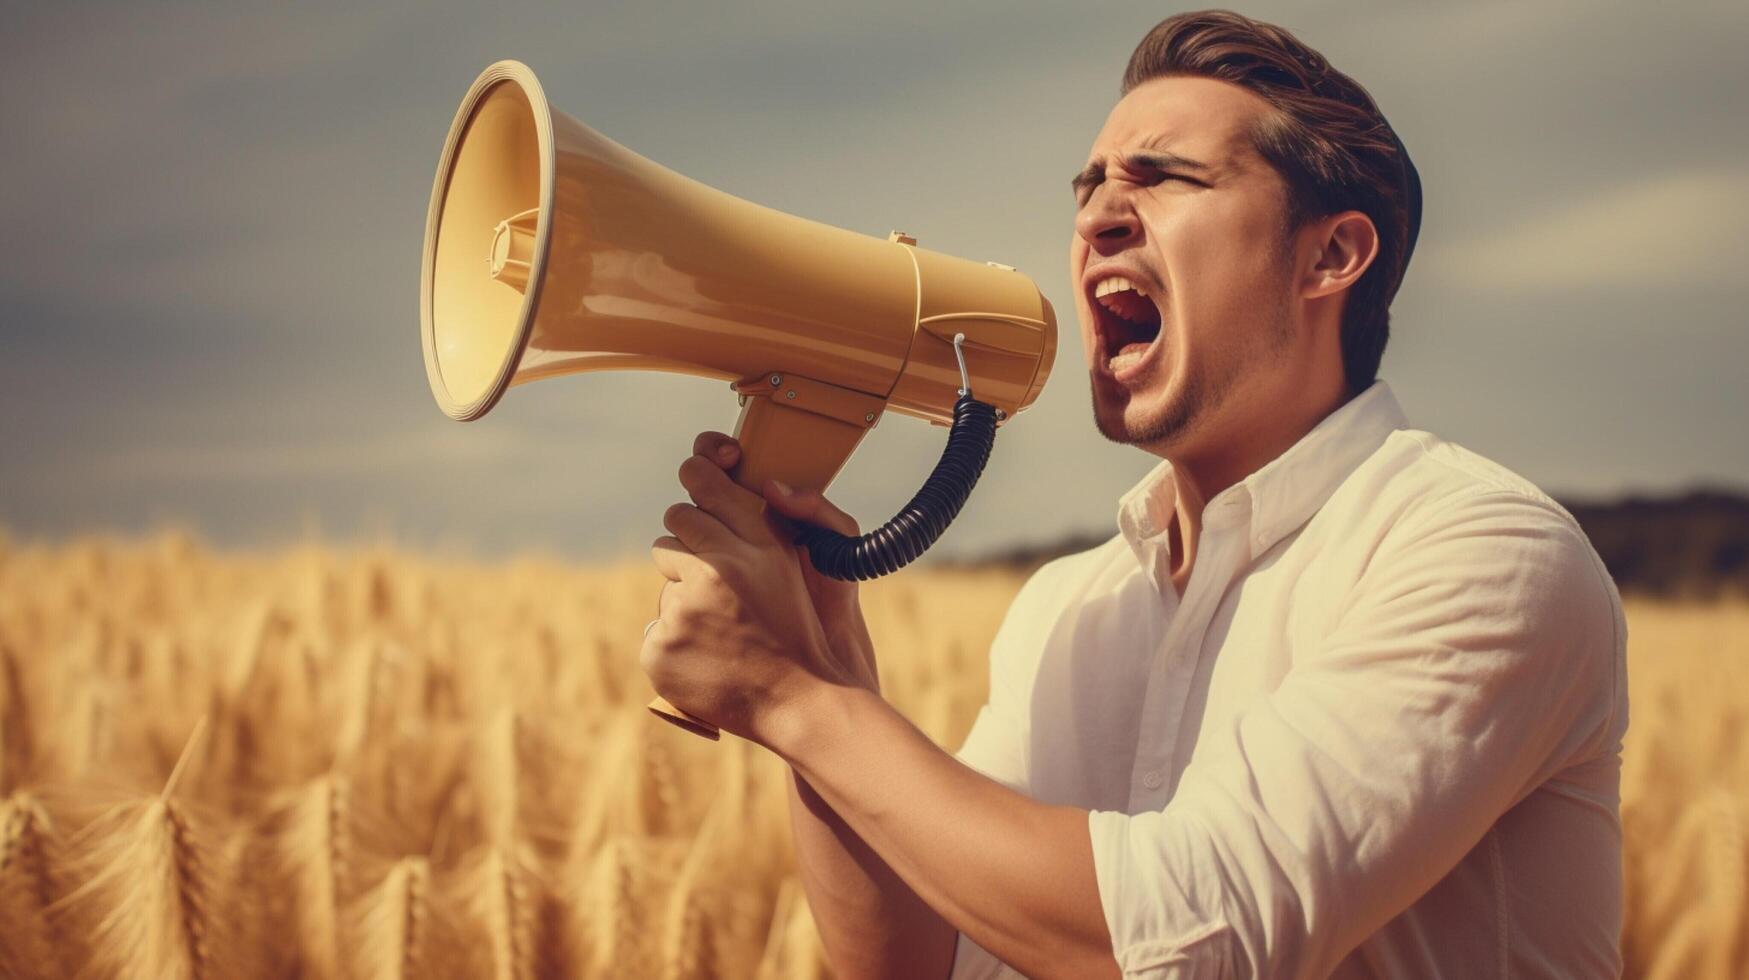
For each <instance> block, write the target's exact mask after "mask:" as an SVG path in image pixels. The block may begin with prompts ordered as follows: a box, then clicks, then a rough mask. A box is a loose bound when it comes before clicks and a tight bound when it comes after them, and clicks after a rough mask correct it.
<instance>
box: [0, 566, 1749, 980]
mask: <svg viewBox="0 0 1749 980" xmlns="http://www.w3.org/2000/svg"><path fill="white" fill-rule="evenodd" d="M660 581H661V580H660V578H659V577H658V575H657V574H656V572H655V571H654V569H653V568H652V567H651V566H650V565H649V564H648V562H647V561H629V562H627V563H624V564H622V565H619V566H614V567H583V566H577V565H572V564H566V563H563V562H560V561H557V560H552V559H536V558H526V559H520V560H514V561H506V562H499V563H490V564H488V563H477V562H467V561H461V560H444V559H440V558H435V557H428V556H427V557H421V556H416V555H412V554H408V553H405V552H402V551H397V550H395V549H394V548H392V547H388V546H378V547H352V548H341V547H336V546H331V545H324V544H320V543H311V544H305V545H299V546H294V547H288V548H285V549H282V550H278V551H275V552H271V553H246V552H217V551H214V550H212V549H210V548H208V547H206V546H205V545H203V544H202V543H200V542H199V541H198V540H196V539H195V538H193V537H192V536H190V535H187V534H183V533H175V532H165V533H160V534H157V535H155V536H152V537H148V538H143V539H108V538H88V539H83V540H78V541H71V542H64V543H56V544H47V545H44V544H29V545H26V544H23V543H19V542H13V541H9V539H7V538H5V537H4V536H0V976H5V977H20V978H34V977H64V976H78V975H82V976H89V977H130V978H131V977H150V978H220V977H225V978H228V977H335V978H394V977H482V978H506V980H510V978H525V977H634V978H643V977H650V978H680V977H746V978H765V980H776V978H791V977H796V978H805V977H825V976H828V975H829V970H828V969H827V967H826V964H825V961H824V958H823V956H822V954H821V951H820V946H819V939H818V936H817V933H816V932H815V929H814V925H813V921H812V919H811V918H810V917H809V913H808V907H807V903H806V901H805V900H804V898H803V896H802V893H801V891H800V886H799V884H798V881H797V878H796V874H795V866H794V856H793V853H792V851H791V848H790V842H789V837H788V824H787V819H788V818H787V808H786V797H785V792H786V786H785V780H786V779H787V772H786V770H785V769H784V767H783V766H782V765H781V763H778V762H777V761H776V760H774V759H773V758H771V757H770V756H769V755H767V754H766V753H764V752H763V751H761V750H758V749H754V748H752V747H750V746H749V745H748V744H747V743H745V742H742V741H740V740H738V739H735V738H732V737H725V738H724V739H723V741H722V742H720V743H709V742H706V741H704V740H702V739H698V738H694V737H692V736H689V735H686V734H684V733H682V732H680V731H678V730H677V729H673V728H671V727H669V726H667V725H664V724H662V723H660V722H658V721H656V720H655V719H653V718H652V717H651V716H650V715H649V714H648V713H647V712H646V711H645V710H644V707H643V705H644V704H645V702H646V701H647V700H648V698H649V696H650V692H649V689H648V686H647V683H646V682H645V680H644V677H643V675H642V672H641V671H640V670H639V668H638V665H637V648H638V643H639V638H640V634H641V630H642V627H643V624H644V623H645V622H646V621H647V620H649V619H650V617H651V616H652V615H653V607H654V603H655V596H656V590H657V587H658V585H659V584H660ZM1020 583H1021V578H1020V577H1019V576H1018V575H1016V574H1013V573H1007V572H996V571H985V572H967V571H947V570H911V571H907V572H905V573H902V574H900V575H898V576H895V577H893V578H890V579H886V580H882V581H878V582H873V583H866V584H865V585H864V586H863V603H864V608H865V610H866V612H867V617H868V620H869V626H870V630H871V632H872V633H873V635H874V639H875V642H876V646H877V649H878V650H879V651H880V652H881V663H880V668H881V675H882V684H883V689H884V691H885V692H886V693H887V695H888V696H889V697H890V698H891V699H892V700H893V701H894V702H895V703H896V704H897V705H898V706H899V708H900V709H901V710H902V711H904V712H905V714H906V715H907V716H908V717H910V718H911V719H912V720H913V721H915V722H916V723H917V724H918V725H919V727H921V728H922V729H923V730H924V731H925V732H927V733H928V734H929V735H930V736H931V737H933V738H935V739H936V740H937V741H939V742H941V743H942V744H945V745H948V746H949V747H953V746H957V745H958V742H959V740H960V738H961V737H963V735H964V733H965V731H966V729H967V727H968V726H969V725H970V723H971V719H972V717H973V715H974V714H975V713H976V710H977V707H978V706H979V705H980V704H981V703H982V702H983V698H984V694H985V683H986V678H985V675H984V670H985V660H984V656H985V651H986V649H987V646H988V643H989V641H990V638H991V637H992V636H993V635H994V633H995V630H996V627H997V625H998V623H999V622H1000V621H1001V618H1002V615H1003V613H1004V612H1005V610H1006V608H1007V604H1008V602H1009V600H1010V599H1011V598H1012V596H1013V594H1014V592H1015V591H1016V590H1017V589H1018V588H1019V586H1020ZM1628 618H1629V627H1630V646H1631V658H1632V663H1631V684H1632V698H1633V714H1632V727H1631V730H1630V733H1629V752H1628V757H1627V759H1626V760H1625V763H1624V773H1623V824H1624V834H1625V836H1626V842H1627V843H1626V864H1625V868H1626V872H1627V876H1628V896H1627V898H1628V902H1627V922H1626V927H1625V939H1624V953H1625V956H1626V959H1627V964H1628V975H1629V976H1634V977H1660V978H1664V977H1672V978H1673V977H1683V978H1694V977H1720V978H1725V977H1741V976H1749V940H1746V939H1745V934H1746V933H1749V896H1746V894H1745V892H1746V888H1749V848H1746V845H1745V838H1746V835H1749V789H1746V788H1745V787H1749V751H1745V748H1744V745H1743V736H1744V735H1745V720H1746V719H1749V683H1746V682H1749V661H1746V658H1749V604H1732V603H1719V604H1657V603H1650V602H1641V601H1634V600H1630V603H1629V610H1628Z"/></svg>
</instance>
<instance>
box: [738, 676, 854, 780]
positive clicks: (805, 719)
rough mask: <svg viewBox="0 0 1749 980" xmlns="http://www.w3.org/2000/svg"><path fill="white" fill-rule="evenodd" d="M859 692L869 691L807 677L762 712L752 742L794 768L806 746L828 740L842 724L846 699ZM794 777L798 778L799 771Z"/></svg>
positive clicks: (845, 716)
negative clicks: (755, 742) (770, 707)
mask: <svg viewBox="0 0 1749 980" xmlns="http://www.w3.org/2000/svg"><path fill="white" fill-rule="evenodd" d="M862 693H872V692H869V690H868V689H867V688H864V687H860V686H856V685H852V684H842V683H835V682H833V681H829V680H826V679H825V678H822V677H819V676H817V675H814V674H808V675H806V678H805V680H804V681H803V682H802V683H800V684H798V685H797V686H796V688H795V689H794V690H793V691H792V692H791V693H790V694H789V696H787V697H785V698H784V699H783V700H782V701H781V702H779V703H778V704H777V705H775V706H773V708H772V709H771V710H770V711H768V712H766V714H765V717H764V718H762V719H761V724H760V727H759V731H758V732H757V733H756V735H757V739H756V740H757V741H758V742H759V744H761V745H763V746H765V747H766V748H767V749H770V750H771V751H772V752H773V753H775V754H776V755H777V756H778V757H779V758H781V759H783V760H784V761H785V762H788V763H789V764H790V765H791V766H792V767H796V766H797V763H798V760H800V759H802V758H803V757H805V756H806V755H807V751H808V749H809V748H810V747H813V746H818V745H821V744H824V743H825V742H827V741H829V740H830V739H831V738H832V733H833V732H834V731H835V730H837V729H839V728H840V727H842V726H843V725H844V724H845V722H846V719H847V718H848V713H849V707H850V704H849V700H848V699H849V698H851V697H853V696H854V695H857V694H862ZM876 696H877V697H878V695H876ZM797 774H798V775H800V769H799V768H798V769H797Z"/></svg>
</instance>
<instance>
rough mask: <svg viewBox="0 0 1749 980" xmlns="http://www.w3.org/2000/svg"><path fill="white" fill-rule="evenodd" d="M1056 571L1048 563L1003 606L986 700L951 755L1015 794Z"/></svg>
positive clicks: (1023, 767) (1022, 779) (1021, 786)
mask: <svg viewBox="0 0 1749 980" xmlns="http://www.w3.org/2000/svg"><path fill="white" fill-rule="evenodd" d="M1056 570H1057V565H1056V563H1055V562H1052V563H1049V564H1046V565H1045V566H1043V567H1041V568H1039V569H1038V570H1037V571H1035V572H1033V574H1032V575H1031V576H1029V577H1028V578H1027V580H1026V581H1025V582H1024V583H1022V585H1021V587H1020V590H1019V591H1018V592H1017V593H1015V596H1014V601H1013V602H1010V603H1009V604H1008V612H1007V613H1005V614H1004V615H1003V617H1002V624H1001V625H1000V626H998V627H997V628H996V636H995V637H994V638H993V639H992V640H991V641H990V658H989V659H990V694H989V697H988V698H986V699H985V703H984V706H983V707H982V708H979V709H978V714H977V717H976V718H974V719H973V721H972V727H971V730H970V731H969V732H967V733H966V738H965V741H964V742H962V743H961V744H960V748H959V751H958V752H955V753H954V758H956V759H958V760H959V761H961V762H963V763H965V764H966V765H968V766H970V767H972V768H973V769H976V770H977V771H978V772H980V773H983V774H984V775H986V776H988V777H990V778H991V779H994V780H995V781H996V782H999V783H1001V784H1002V785H1004V786H1006V787H1008V788H1009V789H1012V790H1015V791H1016V792H1020V793H1024V792H1026V791H1027V744H1028V739H1030V737H1031V725H1030V721H1031V706H1030V703H1029V700H1030V699H1029V697H1028V692H1029V691H1030V690H1031V686H1032V678H1033V674H1034V673H1035V672H1036V671H1037V668H1038V655H1037V650H1038V647H1039V644H1040V642H1041V640H1040V638H1041V637H1042V636H1043V635H1044V634H1045V633H1046V632H1047V630H1046V627H1047V624H1048V622H1049V619H1050V616H1051V614H1052V612H1053V611H1054V610H1055V609H1056V608H1057V604H1055V603H1049V602H1046V601H1045V600H1046V599H1047V597H1048V596H1049V594H1050V586H1049V582H1050V579H1051V577H1052V576H1053V575H1054V574H1056Z"/></svg>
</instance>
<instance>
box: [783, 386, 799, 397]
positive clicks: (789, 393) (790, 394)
mask: <svg viewBox="0 0 1749 980" xmlns="http://www.w3.org/2000/svg"><path fill="white" fill-rule="evenodd" d="M795 396H796V390H795V389H794V388H791V389H790V390H788V391H786V392H784V393H783V397H785V398H794V397H795Z"/></svg>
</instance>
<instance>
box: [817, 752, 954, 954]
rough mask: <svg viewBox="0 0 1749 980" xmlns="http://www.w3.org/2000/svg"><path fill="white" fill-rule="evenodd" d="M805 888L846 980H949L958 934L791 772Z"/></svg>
mask: <svg viewBox="0 0 1749 980" xmlns="http://www.w3.org/2000/svg"><path fill="white" fill-rule="evenodd" d="M789 799H790V823H791V825H792V827H793V828H794V831H795V842H796V860H797V863H798V865H799V866H800V871H801V879H802V888H803V890H804V891H805V892H806V893H807V896H808V906H809V908H810V909H811V910H812V911H813V913H814V922H815V925H816V926H817V927H818V928H819V930H820V937H821V940H822V941H823V942H824V943H825V946H826V953H827V957H828V959H829V960H830V961H831V963H832V968H833V972H834V973H835V974H836V975H837V976H840V977H844V978H855V977H945V976H947V974H948V971H949V969H950V968H951V966H952V964H953V952H954V943H955V941H956V939H957V938H958V932H957V931H956V930H955V929H954V928H953V927H952V926H950V925H948V923H947V920H945V919H943V918H942V917H941V916H939V915H937V914H935V912H934V911H933V910H931V909H930V908H929V906H928V905H925V904H924V903H923V900H922V899H920V898H918V897H917V893H916V892H914V891H912V890H911V887H910V886H909V885H907V884H905V882H904V881H903V880H901V879H900V878H899V876H898V875H896V874H894V873H893V869H892V868H891V867H889V866H888V865H887V863H886V862H885V861H883V860H882V859H881V857H880V855H878V854H876V853H875V852H874V849H873V848H871V847H869V846H868V844H867V843H866V842H864V841H863V840H862V838H860V837H858V836H857V835H856V833H855V831H853V830H851V829H850V827H849V826H848V825H847V824H845V823H844V821H843V820H842V819H841V818H839V817H838V815H837V814H836V813H834V812H833V811H832V809H831V808H830V807H829V806H827V805H826V802H825V801H824V800H823V799H821V797H820V796H819V794H818V793H816V792H815V791H814V789H813V787H811V786H809V785H808V783H807V782H806V780H804V779H803V778H802V777H801V776H800V775H799V774H797V773H795V772H794V770H791V776H790V786H789Z"/></svg>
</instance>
